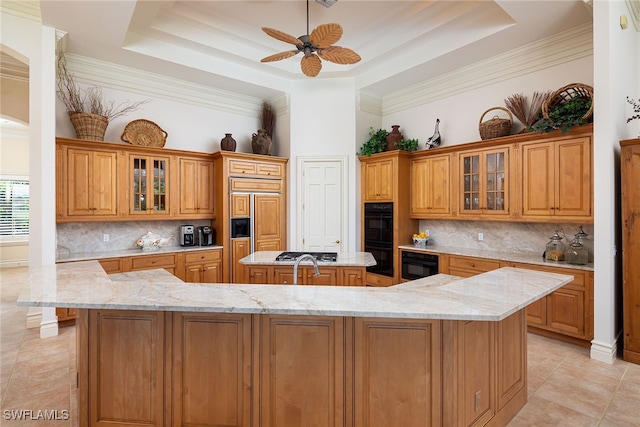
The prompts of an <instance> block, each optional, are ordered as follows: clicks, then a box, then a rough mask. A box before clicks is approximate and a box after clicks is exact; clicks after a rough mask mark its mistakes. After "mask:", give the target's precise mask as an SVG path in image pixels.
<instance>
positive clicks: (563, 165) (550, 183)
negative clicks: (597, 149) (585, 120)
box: [521, 136, 593, 220]
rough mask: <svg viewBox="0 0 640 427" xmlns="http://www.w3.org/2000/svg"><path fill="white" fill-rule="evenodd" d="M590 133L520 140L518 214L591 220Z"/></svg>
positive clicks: (543, 217) (533, 217)
mask: <svg viewBox="0 0 640 427" xmlns="http://www.w3.org/2000/svg"><path fill="white" fill-rule="evenodd" d="M591 164H592V163H591V137H589V136H586V137H577V138H568V139H561V140H555V141H554V140H552V141H547V142H543V143H534V142H532V143H523V144H522V163H521V165H522V166H521V173H522V217H523V218H525V219H549V218H551V219H559V218H563V219H571V218H575V219H577V220H584V219H591V220H593V211H592V208H591V206H592V200H593V196H592V191H593V190H592V181H593V178H592V167H591Z"/></svg>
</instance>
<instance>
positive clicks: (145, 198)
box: [127, 153, 170, 217]
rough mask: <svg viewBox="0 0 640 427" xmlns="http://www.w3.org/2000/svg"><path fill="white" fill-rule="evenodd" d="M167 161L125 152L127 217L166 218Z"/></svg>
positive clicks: (167, 205)
mask: <svg viewBox="0 0 640 427" xmlns="http://www.w3.org/2000/svg"><path fill="white" fill-rule="evenodd" d="M169 164H170V158H169V157H165V156H154V155H149V154H143V153H129V169H128V171H127V172H128V173H127V181H128V185H129V191H128V196H129V215H130V216H131V217H143V216H156V217H162V216H166V217H168V216H169Z"/></svg>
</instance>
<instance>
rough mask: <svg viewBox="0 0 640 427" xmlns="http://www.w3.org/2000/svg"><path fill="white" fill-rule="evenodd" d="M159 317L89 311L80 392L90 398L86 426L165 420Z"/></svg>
mask: <svg viewBox="0 0 640 427" xmlns="http://www.w3.org/2000/svg"><path fill="white" fill-rule="evenodd" d="M164 319H165V318H164V313H163V312H158V311H135V312H134V311H120V310H89V336H90V337H91V344H90V345H89V348H88V353H89V355H88V363H89V381H88V384H87V385H86V386H87V387H88V390H82V389H80V391H79V393H82V394H83V395H84V396H88V399H89V407H88V416H89V423H88V425H105V426H108V425H110V426H115V425H118V426H122V427H126V426H140V425H145V426H158V427H160V426H164V425H166V423H168V420H167V421H166V422H165V419H164V412H165V401H164V397H165V394H164V385H165V371H164V367H165V363H166V361H165V334H164V332H165V329H164V328H165V322H164ZM83 387H84V385H83ZM132 402H135V404H132ZM81 424H82V423H81Z"/></svg>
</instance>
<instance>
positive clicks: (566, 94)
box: [542, 83, 593, 120]
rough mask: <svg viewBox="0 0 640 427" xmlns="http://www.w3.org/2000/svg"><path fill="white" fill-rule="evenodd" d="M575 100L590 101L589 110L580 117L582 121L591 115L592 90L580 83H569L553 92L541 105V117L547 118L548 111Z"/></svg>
mask: <svg viewBox="0 0 640 427" xmlns="http://www.w3.org/2000/svg"><path fill="white" fill-rule="evenodd" d="M575 98H585V99H590V100H591V108H589V110H588V111H587V112H586V113H585V114H584V116H582V118H583V119H584V120H586V119H588V118H589V117H591V116H592V115H593V88H592V87H591V86H589V85H585V84H582V83H571V84H568V85H566V86H563V87H561V88H560V89H558V90H556V91H555V92H553V93H552V94H551V95H549V97H548V98H547V99H546V100H545V101H544V102H543V103H542V117H544V118H545V119H548V118H549V111H552V110H553V109H554V108H555V107H557V106H559V105H562V104H564V103H565V102H569V101H571V100H573V99H575Z"/></svg>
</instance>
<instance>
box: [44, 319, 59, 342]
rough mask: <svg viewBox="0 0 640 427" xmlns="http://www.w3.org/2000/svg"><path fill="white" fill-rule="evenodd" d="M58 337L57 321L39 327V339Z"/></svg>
mask: <svg viewBox="0 0 640 427" xmlns="http://www.w3.org/2000/svg"><path fill="white" fill-rule="evenodd" d="M57 335H58V321H57V320H50V321H48V322H43V323H42V324H41V325H40V338H49V337H55V336H57Z"/></svg>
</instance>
